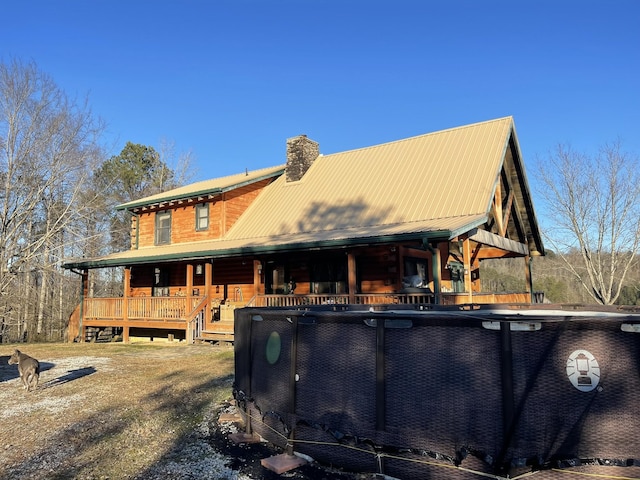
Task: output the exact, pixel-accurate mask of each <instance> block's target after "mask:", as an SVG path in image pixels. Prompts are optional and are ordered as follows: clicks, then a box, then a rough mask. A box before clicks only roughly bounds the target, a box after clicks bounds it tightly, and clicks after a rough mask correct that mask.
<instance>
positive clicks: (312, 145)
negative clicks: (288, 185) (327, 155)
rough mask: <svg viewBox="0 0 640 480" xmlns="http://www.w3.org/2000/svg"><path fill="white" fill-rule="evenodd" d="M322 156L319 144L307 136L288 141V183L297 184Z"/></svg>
mask: <svg viewBox="0 0 640 480" xmlns="http://www.w3.org/2000/svg"><path fill="white" fill-rule="evenodd" d="M318 155H320V147H319V145H318V143H317V142H314V141H313V140H310V139H309V138H307V136H306V135H298V136H297V137H293V138H288V139H287V167H286V170H285V173H286V176H287V182H297V181H298V180H300V179H301V178H302V176H303V175H304V174H305V173H306V172H307V170H309V167H310V166H311V164H312V163H313V161H314V160H315V159H316V158H318Z"/></svg>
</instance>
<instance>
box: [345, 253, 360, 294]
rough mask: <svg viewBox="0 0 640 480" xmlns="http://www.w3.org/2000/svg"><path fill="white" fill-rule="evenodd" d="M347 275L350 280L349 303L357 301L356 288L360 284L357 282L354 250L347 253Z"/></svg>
mask: <svg viewBox="0 0 640 480" xmlns="http://www.w3.org/2000/svg"><path fill="white" fill-rule="evenodd" d="M347 272H348V273H347V275H348V282H349V303H351V304H354V303H356V290H357V287H358V284H357V282H356V278H357V275H356V256H355V255H354V254H353V252H349V253H348V254H347Z"/></svg>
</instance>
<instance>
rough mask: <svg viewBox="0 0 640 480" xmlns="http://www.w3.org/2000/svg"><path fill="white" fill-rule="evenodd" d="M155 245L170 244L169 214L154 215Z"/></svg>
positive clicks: (158, 213) (159, 213)
mask: <svg viewBox="0 0 640 480" xmlns="http://www.w3.org/2000/svg"><path fill="white" fill-rule="evenodd" d="M155 240H156V245H166V244H169V243H171V212H170V211H168V212H157V213H156V238H155Z"/></svg>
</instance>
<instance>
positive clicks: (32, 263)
mask: <svg viewBox="0 0 640 480" xmlns="http://www.w3.org/2000/svg"><path fill="white" fill-rule="evenodd" d="M104 131H105V125H104V124H103V122H102V121H101V120H100V119H99V118H98V117H96V116H95V115H94V114H93V113H92V111H91V109H90V107H89V102H88V100H87V99H86V98H85V99H77V98H70V97H69V96H67V95H66V94H65V92H64V91H62V90H61V89H60V88H59V87H58V86H57V85H56V83H55V82H54V80H53V79H52V78H51V77H49V76H48V75H47V74H46V73H44V72H42V71H40V70H39V69H38V67H37V66H36V65H35V63H33V62H22V61H20V60H18V59H12V60H10V61H7V62H2V61H0V342H15V341H23V340H27V339H28V340H29V341H59V340H64V339H65V338H66V334H65V332H66V328H67V323H68V319H69V315H70V314H71V313H72V311H73V309H74V308H76V307H77V305H78V301H79V298H80V291H79V289H80V281H79V278H78V275H77V274H76V273H77V272H69V271H66V270H63V269H62V268H61V264H62V263H64V262H65V261H66V260H68V259H71V258H94V257H98V256H102V255H106V254H108V253H111V252H114V251H120V250H126V249H127V248H129V247H130V244H129V242H130V240H129V231H130V229H129V226H130V219H129V218H127V216H126V213H124V212H118V211H116V209H115V207H116V206H117V205H119V204H122V203H126V202H128V201H131V200H134V199H137V198H141V197H144V196H147V195H152V194H154V193H159V192H162V191H165V190H168V189H171V188H174V187H177V186H180V185H184V184H185V183H187V182H188V181H190V180H192V175H193V168H192V166H191V154H189V153H187V154H180V155H176V154H175V152H174V149H173V145H172V144H171V143H169V142H163V143H162V144H161V145H160V146H159V147H158V148H157V149H156V148H154V147H151V146H145V145H140V144H136V143H132V142H127V143H126V145H125V146H124V147H123V149H122V151H121V152H120V154H118V155H115V156H109V155H107V154H106V153H105V152H106V150H105V148H104V147H103V146H102V143H101V142H102V141H103V137H104ZM533 169H534V172H535V179H536V185H537V187H538V188H537V190H536V192H535V193H536V194H537V196H536V202H537V203H540V204H542V205H543V206H544V212H545V218H544V225H542V226H541V230H542V232H543V235H544V239H545V243H546V244H547V247H548V249H549V250H548V252H547V256H545V257H540V258H536V259H535V261H534V262H533V284H534V290H536V291H543V292H545V296H546V298H547V299H548V300H550V301H552V302H560V303H587V304H588V303H597V304H605V305H606V304H625V305H636V304H638V303H640V273H639V272H638V268H637V261H638V258H639V254H640V251H639V250H640V161H639V160H638V156H637V155H634V154H630V153H628V152H625V151H623V149H622V146H621V143H620V142H616V143H614V144H610V145H605V146H604V147H603V148H602V149H601V150H600V151H599V152H598V154H596V155H595V156H589V155H586V154H583V153H580V152H576V151H574V150H572V149H571V148H570V147H567V146H559V147H558V148H557V149H556V150H555V151H553V152H551V153H550V154H549V155H548V156H547V157H545V158H544V159H542V160H538V162H537V163H533ZM524 268H525V266H524V265H523V264H522V260H521V259H519V260H518V259H511V260H500V261H485V262H483V264H482V265H481V279H482V284H483V291H493V292H507V291H524V289H525V285H524V280H523V278H524V275H521V274H520V272H521V270H520V269H524ZM514 272H516V274H515V275H514ZM89 286H90V292H89V294H90V295H92V296H117V295H120V294H122V281H121V271H120V270H119V269H96V270H92V271H91V272H90V282H89Z"/></svg>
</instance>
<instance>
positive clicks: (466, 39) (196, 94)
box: [0, 0, 640, 181]
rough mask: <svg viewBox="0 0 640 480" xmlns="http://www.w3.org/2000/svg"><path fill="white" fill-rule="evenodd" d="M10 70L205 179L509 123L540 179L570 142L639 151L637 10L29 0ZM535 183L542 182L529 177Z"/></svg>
mask: <svg viewBox="0 0 640 480" xmlns="http://www.w3.org/2000/svg"><path fill="white" fill-rule="evenodd" d="M2 16H3V21H2V26H1V27H0V59H1V60H5V61H6V60H7V59H9V58H12V57H16V58H19V59H22V60H27V61H31V60H33V61H34V62H35V63H36V64H37V66H38V67H39V68H40V69H41V70H43V71H44V72H46V73H48V74H49V75H50V76H51V77H52V78H53V80H54V81H55V82H56V83H57V84H58V85H59V87H60V88H61V89H63V90H64V91H65V92H66V93H67V94H68V95H70V96H77V97H79V98H82V97H84V96H85V95H88V97H89V103H90V105H91V107H92V110H93V113H94V114H95V115H96V116H99V117H101V118H103V119H104V120H105V122H106V123H107V126H108V127H107V131H106V133H105V137H104V140H105V145H106V146H107V148H108V153H109V154H110V155H115V154H118V153H119V152H120V150H121V149H122V147H123V146H124V144H125V143H126V142H127V141H132V142H134V143H142V144H145V145H151V146H154V147H156V148H157V147H158V146H159V144H160V141H161V140H162V139H167V140H170V141H173V142H174V143H175V148H176V150H177V151H178V152H185V151H191V152H192V154H193V157H194V159H195V166H196V167H197V174H196V176H195V177H194V181H195V180H201V179H206V178H211V177H216V176H222V175H228V174H232V173H238V172H242V171H244V170H245V168H248V169H254V168H262V167H267V166H272V165H278V164H281V163H284V161H285V142H286V139H287V138H289V137H293V136H296V135H299V134H302V133H304V134H307V135H308V136H309V137H310V138H312V139H314V140H316V141H317V142H319V143H320V151H321V152H322V153H325V154H329V153H334V152H339V151H343V150H349V149H353V148H359V147H365V146H369V145H375V144H378V143H383V142H387V141H392V140H397V139H401V138H406V137H409V136H413V135H419V134H423V133H428V132H432V131H437V130H441V129H445V128H450V127H456V126H459V125H465V124H468V123H474V122H479V121H484V120H490V119H494V118H499V117H503V116H507V115H512V116H513V117H514V119H515V123H516V128H517V132H518V138H519V141H520V146H521V149H522V152H523V156H524V160H525V164H526V165H527V166H528V169H529V170H530V169H531V167H532V164H533V162H534V160H535V159H536V158H539V157H544V156H545V155H546V154H547V152H548V151H550V150H552V149H553V148H554V147H555V146H556V145H557V144H559V143H563V144H571V145H572V146H573V147H574V148H575V149H578V150H580V151H585V152H590V151H595V150H596V149H597V148H598V147H599V146H601V145H603V144H604V143H607V142H611V141H615V140H616V139H620V140H621V141H622V143H623V146H624V147H625V148H626V149H627V150H630V151H633V152H636V153H640V129H639V126H640V28H639V27H638V25H639V24H640V2H638V1H637V0H621V1H616V0H612V1H592V0H581V1H574V0H562V1H559V0H554V1H547V0H536V1H529V0H518V1H513V0H511V1H502V0H482V1H480V0H473V1H471V0H450V1H430V0H422V1H417V0H416V1H409V0H394V1H391V0H388V1H384V2H382V1H376V0H351V1H350V0H272V1H269V0H235V1H226V0H220V1H214V0H210V1H206V0H182V1H177V0H176V1H168V0H153V1H152V0H146V1H142V0H127V1H123V0H57V1H56V0H31V1H12V2H6V3H5V4H3V8H2ZM529 179H530V180H531V174H530V175H529Z"/></svg>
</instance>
